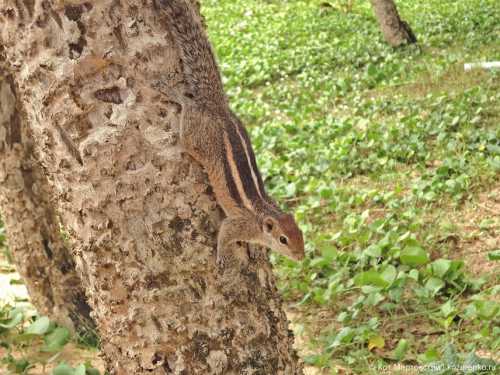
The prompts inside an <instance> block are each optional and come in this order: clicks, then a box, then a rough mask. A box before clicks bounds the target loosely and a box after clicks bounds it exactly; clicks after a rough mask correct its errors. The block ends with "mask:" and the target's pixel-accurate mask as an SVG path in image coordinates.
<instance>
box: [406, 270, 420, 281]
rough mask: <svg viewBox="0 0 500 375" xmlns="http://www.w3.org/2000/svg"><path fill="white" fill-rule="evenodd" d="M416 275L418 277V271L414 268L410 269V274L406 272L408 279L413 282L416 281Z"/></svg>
mask: <svg viewBox="0 0 500 375" xmlns="http://www.w3.org/2000/svg"><path fill="white" fill-rule="evenodd" d="M418 275H419V273H418V270H416V269H415V268H414V269H412V270H411V271H410V272H408V277H410V278H411V279H413V280H415V281H418Z"/></svg>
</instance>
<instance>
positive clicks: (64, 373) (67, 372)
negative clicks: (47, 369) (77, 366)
mask: <svg viewBox="0 0 500 375" xmlns="http://www.w3.org/2000/svg"><path fill="white" fill-rule="evenodd" d="M52 375H76V374H75V370H74V369H73V367H71V366H70V365H68V364H66V363H64V362H62V363H60V364H59V365H57V367H56V368H54V370H52Z"/></svg>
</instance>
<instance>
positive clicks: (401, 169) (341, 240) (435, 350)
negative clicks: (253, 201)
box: [0, 0, 500, 374]
mask: <svg viewBox="0 0 500 375" xmlns="http://www.w3.org/2000/svg"><path fill="white" fill-rule="evenodd" d="M327 3H328V4H330V5H331V6H328V5H325V4H327ZM349 4H351V2H350V1H347V0H346V1H341V0H339V1H333V0H329V1H324V0H317V1H315V0H310V1H299V0H289V1H284V0H281V1H278V0H265V1H263V0H259V1H257V0H245V1H243V0H203V1H202V5H203V7H202V10H203V13H204V15H205V17H206V20H207V24H208V30H209V36H210V39H211V41H212V43H213V45H214V47H215V50H216V53H217V55H218V59H219V62H220V66H221V70H222V73H223V77H224V82H225V86H226V90H227V92H228V95H229V98H230V101H231V103H232V106H233V108H234V109H235V111H236V112H237V113H238V114H239V116H241V118H242V119H243V120H244V121H245V123H246V124H247V125H248V127H249V130H250V133H251V137H252V141H253V144H254V147H255V149H256V154H257V157H258V162H259V166H260V168H261V170H262V172H263V174H264V175H265V177H266V185H267V186H268V189H269V191H270V192H271V194H272V195H273V196H274V197H276V198H277V200H278V201H279V202H280V203H281V204H282V205H283V206H287V207H288V208H289V209H292V210H293V211H294V212H295V214H296V217H297V219H298V221H299V222H300V225H301V227H302V228H303V230H304V232H305V235H306V239H307V244H306V250H307V258H306V260H305V261H303V262H301V263H295V262H292V261H288V260H287V259H284V258H282V257H279V256H277V255H276V254H273V256H272V260H273V262H274V263H275V269H276V273H277V275H278V277H279V285H280V290H281V293H282V294H283V296H284V297H285V300H286V302H287V304H288V310H289V313H290V316H291V317H292V320H293V327H294V330H295V333H296V335H297V341H298V342H300V345H299V349H300V351H301V353H302V357H303V358H304V360H305V362H306V363H307V364H308V365H309V366H311V367H314V368H315V369H319V370H321V371H322V373H324V374H336V373H347V374H378V373H380V372H381V371H382V370H381V369H383V368H384V367H387V368H389V369H392V372H394V373H397V371H398V370H397V366H396V365H401V366H402V365H405V366H428V367H427V370H428V372H429V371H430V372H431V373H433V374H460V373H464V371H465V369H466V367H465V365H469V366H470V365H474V364H475V365H483V367H482V368H483V369H486V370H485V371H483V372H481V371H479V370H478V371H476V372H475V373H488V370H487V368H490V369H491V368H492V366H493V364H492V363H491V362H488V358H489V359H494V360H498V359H499V358H498V355H497V354H496V353H498V351H499V349H500V328H499V327H500V324H499V323H500V303H499V295H500V276H499V275H500V272H499V271H500V269H499V266H498V264H499V263H498V258H499V254H498V249H499V248H500V240H499V238H500V219H499V216H498V213H499V212H500V198H499V197H500V179H499V175H500V125H499V124H500V104H499V103H500V91H499V88H500V74H499V72H498V71H497V72H495V71H489V72H484V71H473V72H468V73H465V72H464V71H463V63H465V62H476V61H495V60H500V44H499V43H498V40H500V6H498V1H497V0H462V1H455V0H426V1H416V0H413V1H410V0H406V1H403V0H400V1H398V6H399V9H400V12H401V15H402V17H403V19H405V20H407V21H408V22H409V23H410V25H411V26H412V28H413V30H414V31H415V34H416V35H417V37H418V39H419V45H418V46H408V47H405V48H400V49H392V48H390V47H388V46H387V45H386V44H385V43H384V41H383V40H382V38H381V35H380V32H379V29H378V26H377V23H376V21H375V19H374V18H373V16H372V11H371V8H370V4H369V2H368V1H366V0H365V1H362V0H356V1H354V2H352V7H350V5H349ZM0 236H1V234H0ZM5 319H8V316H7V317H6V318H5ZM495 356H496V357H495ZM431 365H432V366H431ZM391 366H392V367H391ZM446 366H449V368H446ZM488 366H489V367H488ZM408 368H409V367H407V368H405V369H400V370H401V372H402V373H408ZM469 368H470V367H469ZM422 369H423V367H422ZM432 369H433V370H432ZM424 370H425V369H424ZM75 371H76V370H75ZM492 371H493V370H490V371H489V373H491V372H492ZM469 373H472V372H469Z"/></svg>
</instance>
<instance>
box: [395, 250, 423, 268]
mask: <svg viewBox="0 0 500 375" xmlns="http://www.w3.org/2000/svg"><path fill="white" fill-rule="evenodd" d="M400 259H401V263H403V264H405V265H407V266H410V267H416V266H421V265H423V264H426V263H428V262H429V255H428V254H427V252H426V251H425V250H424V249H423V248H421V247H420V246H416V245H411V246H407V247H405V248H404V249H403V250H402V251H401V256H400Z"/></svg>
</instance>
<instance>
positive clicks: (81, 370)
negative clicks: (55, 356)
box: [74, 364, 87, 375]
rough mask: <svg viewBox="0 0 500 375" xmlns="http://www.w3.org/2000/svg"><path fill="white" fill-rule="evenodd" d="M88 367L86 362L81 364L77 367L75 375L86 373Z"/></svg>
mask: <svg viewBox="0 0 500 375" xmlns="http://www.w3.org/2000/svg"><path fill="white" fill-rule="evenodd" d="M86 372H87V371H86V368H85V365H84V364H81V365H80V366H78V367H77V368H75V371H74V375H86Z"/></svg>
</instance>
